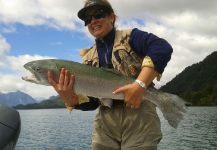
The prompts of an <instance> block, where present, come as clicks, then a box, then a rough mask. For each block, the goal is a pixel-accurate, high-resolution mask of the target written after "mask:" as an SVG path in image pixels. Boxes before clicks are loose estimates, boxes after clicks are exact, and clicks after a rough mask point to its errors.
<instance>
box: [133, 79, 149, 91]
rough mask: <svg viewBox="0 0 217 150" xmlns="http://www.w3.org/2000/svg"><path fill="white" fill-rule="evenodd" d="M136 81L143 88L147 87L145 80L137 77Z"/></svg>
mask: <svg viewBox="0 0 217 150" xmlns="http://www.w3.org/2000/svg"><path fill="white" fill-rule="evenodd" d="M135 82H136V83H138V84H139V86H141V87H142V88H143V89H145V90H146V89H147V86H146V84H145V83H144V82H143V81H141V80H138V79H136V80H135Z"/></svg>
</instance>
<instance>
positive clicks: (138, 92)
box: [113, 82, 145, 108]
mask: <svg viewBox="0 0 217 150" xmlns="http://www.w3.org/2000/svg"><path fill="white" fill-rule="evenodd" d="M144 92H145V89H143V88H142V87H141V86H139V85H138V84H137V83H135V82H134V83H131V84H127V85H125V86H122V87H120V88H118V89H116V90H115V91H114V92H113V94H119V93H123V94H124V101H125V103H126V106H127V107H131V108H139V107H140V105H141V103H142V99H143V97H144Z"/></svg>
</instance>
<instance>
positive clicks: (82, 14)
mask: <svg viewBox="0 0 217 150" xmlns="http://www.w3.org/2000/svg"><path fill="white" fill-rule="evenodd" d="M95 8H103V9H106V10H108V11H109V8H108V7H106V6H104V5H99V4H98V5H90V6H87V7H84V8H82V9H81V10H79V12H78V17H79V18H80V19H81V20H84V18H85V17H86V14H87V13H86V12H87V11H88V10H90V9H95Z"/></svg>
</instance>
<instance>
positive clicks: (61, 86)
mask: <svg viewBox="0 0 217 150" xmlns="http://www.w3.org/2000/svg"><path fill="white" fill-rule="evenodd" d="M48 82H49V83H50V84H51V85H52V86H53V87H54V89H55V90H56V92H57V93H58V94H59V95H60V98H61V99H62V100H63V102H64V103H65V104H66V105H67V106H70V107H74V106H75V105H77V104H78V96H77V95H76V94H75V92H74V83H75V76H73V75H71V74H70V72H69V71H68V70H66V69H64V68H62V69H61V72H60V76H59V80H58V81H55V80H54V77H53V73H52V71H48Z"/></svg>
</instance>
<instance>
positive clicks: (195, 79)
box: [161, 51, 217, 106]
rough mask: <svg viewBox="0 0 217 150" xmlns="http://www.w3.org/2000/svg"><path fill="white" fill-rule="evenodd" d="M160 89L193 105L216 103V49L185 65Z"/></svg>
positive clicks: (211, 104)
mask: <svg viewBox="0 0 217 150" xmlns="http://www.w3.org/2000/svg"><path fill="white" fill-rule="evenodd" d="M161 90H163V91H166V92H170V93H174V94H178V95H180V96H181V97H183V98H184V99H185V100H186V101H188V102H191V103H192V104H193V105H202V106H213V105H217V51H215V52H213V53H212V54H210V55H209V56H207V57H206V58H205V59H204V60H203V61H201V62H199V63H196V64H194V65H192V66H189V67H187V68H186V69H185V70H184V71H182V72H181V73H180V74H178V75H177V76H176V77H175V78H174V79H173V80H171V81H170V82H168V83H167V84H166V85H165V86H162V87H161Z"/></svg>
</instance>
